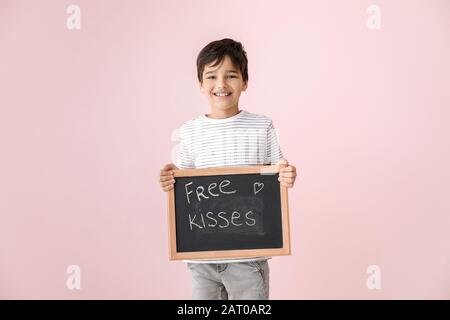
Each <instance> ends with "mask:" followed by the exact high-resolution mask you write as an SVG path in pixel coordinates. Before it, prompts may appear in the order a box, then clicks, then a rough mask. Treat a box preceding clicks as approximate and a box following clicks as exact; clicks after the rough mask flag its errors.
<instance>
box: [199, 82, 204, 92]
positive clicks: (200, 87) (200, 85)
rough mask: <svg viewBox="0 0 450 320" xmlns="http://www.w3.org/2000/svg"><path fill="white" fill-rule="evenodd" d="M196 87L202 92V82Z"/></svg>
mask: <svg viewBox="0 0 450 320" xmlns="http://www.w3.org/2000/svg"><path fill="white" fill-rule="evenodd" d="M198 87H199V89H200V91H201V92H203V83H202V82H200V81H199V82H198Z"/></svg>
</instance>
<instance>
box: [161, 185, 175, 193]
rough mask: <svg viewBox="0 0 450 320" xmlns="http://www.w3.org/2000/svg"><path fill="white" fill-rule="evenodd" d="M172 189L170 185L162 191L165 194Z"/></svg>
mask: <svg viewBox="0 0 450 320" xmlns="http://www.w3.org/2000/svg"><path fill="white" fill-rule="evenodd" d="M172 189H173V186H172V185H170V186H167V187H164V188H163V190H164V191H166V192H167V191H170V190H172Z"/></svg>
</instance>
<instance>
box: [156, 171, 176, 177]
mask: <svg viewBox="0 0 450 320" xmlns="http://www.w3.org/2000/svg"><path fill="white" fill-rule="evenodd" d="M169 174H173V171H172V170H160V171H159V175H160V176H167V175H169Z"/></svg>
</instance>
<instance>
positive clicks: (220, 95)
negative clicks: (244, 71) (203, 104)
mask: <svg viewBox="0 0 450 320" xmlns="http://www.w3.org/2000/svg"><path fill="white" fill-rule="evenodd" d="M230 94H231V93H229V92H223V93H222V92H221V93H214V95H215V96H219V97H225V96H229V95H230Z"/></svg>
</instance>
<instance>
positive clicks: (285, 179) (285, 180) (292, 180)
mask: <svg viewBox="0 0 450 320" xmlns="http://www.w3.org/2000/svg"><path fill="white" fill-rule="evenodd" d="M278 181H280V182H287V183H293V182H294V181H295V179H294V178H283V177H280V178H279V179H278Z"/></svg>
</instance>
